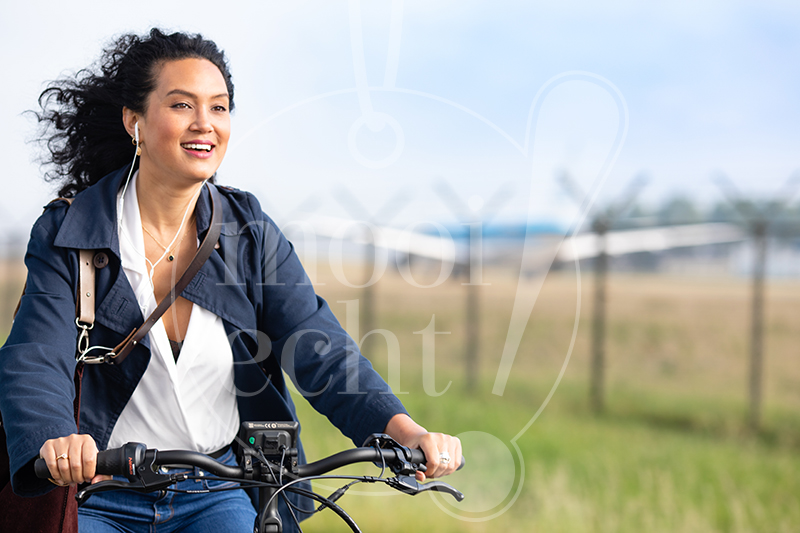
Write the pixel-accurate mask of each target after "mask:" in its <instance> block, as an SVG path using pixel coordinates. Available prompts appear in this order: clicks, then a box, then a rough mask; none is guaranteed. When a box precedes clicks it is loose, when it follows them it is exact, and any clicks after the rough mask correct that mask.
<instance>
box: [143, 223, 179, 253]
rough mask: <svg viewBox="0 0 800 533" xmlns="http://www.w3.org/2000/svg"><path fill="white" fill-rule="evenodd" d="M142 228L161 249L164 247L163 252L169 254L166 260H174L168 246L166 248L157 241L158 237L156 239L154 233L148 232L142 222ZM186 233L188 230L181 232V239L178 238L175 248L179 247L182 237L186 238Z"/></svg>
mask: <svg viewBox="0 0 800 533" xmlns="http://www.w3.org/2000/svg"><path fill="white" fill-rule="evenodd" d="M189 227H191V224H190V225H189ZM142 229H143V230H144V231H145V233H147V234H148V235H150V237H151V238H152V239H153V240H154V241H155V243H156V244H157V245H159V246H160V247H161V248H163V249H164V251H165V252H167V253H168V254H169V255H168V256H167V261H174V260H175V256H174V255H173V254H172V252H170V250H169V248H167V247H166V246H164V245H163V244H161V241H159V240H158V239H156V236H155V235H153V234H152V233H150V231H149V230H148V229H147V228H146V227H144V224H142ZM186 229H187V230H188V229H189V228H186ZM187 233H189V232H188V231H184V233H183V237H181V240H179V241H178V242H177V244H175V248H179V247H180V245H181V243H182V242H183V239H185V238H186V234H187Z"/></svg>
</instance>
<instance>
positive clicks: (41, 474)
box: [33, 457, 51, 479]
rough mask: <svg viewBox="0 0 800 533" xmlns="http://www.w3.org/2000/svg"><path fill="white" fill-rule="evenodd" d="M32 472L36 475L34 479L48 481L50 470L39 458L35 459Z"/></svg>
mask: <svg viewBox="0 0 800 533" xmlns="http://www.w3.org/2000/svg"><path fill="white" fill-rule="evenodd" d="M33 471H34V472H35V473H36V477H38V478H39V479H49V478H50V477H51V476H50V469H49V468H47V463H45V462H44V459H42V458H41V457H40V458H38V459H36V461H35V462H34V463H33Z"/></svg>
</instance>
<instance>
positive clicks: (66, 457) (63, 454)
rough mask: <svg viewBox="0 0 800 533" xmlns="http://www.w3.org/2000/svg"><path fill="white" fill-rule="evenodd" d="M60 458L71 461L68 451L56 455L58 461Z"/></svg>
mask: <svg viewBox="0 0 800 533" xmlns="http://www.w3.org/2000/svg"><path fill="white" fill-rule="evenodd" d="M59 459H66V460H68V461H69V455H67V454H66V453H62V454H61V455H59V456H58V457H56V461H58V460H59Z"/></svg>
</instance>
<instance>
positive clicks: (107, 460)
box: [33, 442, 147, 480]
mask: <svg viewBox="0 0 800 533" xmlns="http://www.w3.org/2000/svg"><path fill="white" fill-rule="evenodd" d="M146 451H147V446H145V445H144V444H142V443H139V442H129V443H127V444H126V445H124V446H122V447H121V448H112V449H110V450H105V451H102V452H98V453H97V467H96V468H95V475H97V474H106V475H111V476H126V477H127V478H128V479H131V480H133V479H135V477H136V469H137V468H138V467H139V466H140V465H141V464H142V463H143V462H144V454H145V452H146ZM33 471H34V473H35V474H36V477H38V478H41V479H48V478H49V477H50V469H49V468H47V463H45V461H44V459H41V458H39V459H36V461H34V463H33Z"/></svg>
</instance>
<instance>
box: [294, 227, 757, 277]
mask: <svg viewBox="0 0 800 533" xmlns="http://www.w3.org/2000/svg"><path fill="white" fill-rule="evenodd" d="M443 230H444V231H443ZM285 231H286V233H287V234H288V235H289V237H290V238H292V239H298V238H299V239H303V240H304V242H305V246H308V244H309V241H308V239H309V237H312V236H313V238H314V239H315V242H316V238H317V237H322V238H326V239H331V240H340V241H344V242H350V243H353V244H355V245H358V246H374V247H376V248H381V249H385V250H388V251H389V252H392V253H393V254H394V255H395V258H396V260H397V261H407V260H409V259H410V258H423V259H427V260H432V261H438V262H442V263H446V264H452V265H453V267H454V269H455V270H456V272H458V271H459V270H461V269H463V268H465V267H466V266H467V265H469V261H470V258H469V249H470V246H469V245H468V244H469V239H470V238H473V239H476V238H478V239H480V241H481V242H480V244H479V245H478V246H477V247H474V248H475V250H476V251H473V253H474V254H475V253H477V254H480V259H479V260H480V261H481V262H482V264H484V265H502V264H506V265H507V264H513V263H510V262H512V261H517V262H519V261H520V258H521V253H522V248H523V245H524V244H525V243H526V242H527V244H528V246H529V249H532V250H534V251H535V253H533V254H528V256H529V257H528V264H525V265H522V266H521V268H522V271H523V272H524V273H535V272H540V271H542V270H546V269H549V268H550V267H551V265H552V264H554V263H555V264H559V263H568V262H571V261H576V260H584V259H591V258H594V257H596V256H597V255H598V253H599V243H598V239H597V236H596V235H595V234H594V233H579V234H577V235H574V236H569V235H565V234H564V233H565V231H564V230H563V228H560V227H559V226H558V225H557V224H539V225H535V226H526V225H525V224H517V225H513V224H510V225H497V224H496V225H492V226H489V227H487V228H484V229H483V231H482V232H476V233H480V235H473V236H472V237H470V234H469V229H468V228H465V227H455V228H452V227H451V228H449V229H448V228H445V227H443V226H440V227H439V228H438V232H437V233H436V234H433V233H432V232H431V233H428V232H425V233H423V232H420V231H411V230H408V229H398V228H393V227H388V226H376V225H368V224H366V223H364V222H360V221H356V220H351V219H344V218H337V217H330V216H321V215H308V216H304V217H302V218H299V219H298V220H295V221H293V222H291V223H289V224H287V225H286V229H285ZM746 238H747V235H746V234H745V232H744V231H743V230H742V229H741V228H739V227H737V226H735V225H733V224H724V223H705V224H689V225H679V226H660V227H652V228H642V229H629V230H620V231H609V232H608V233H606V253H607V254H608V255H609V256H611V257H618V256H623V255H628V254H635V253H642V252H650V253H658V252H663V251H667V250H672V249H676V248H692V247H699V246H708V245H715V244H729V243H736V242H740V241H743V240H745V239H746ZM316 244H317V245H318V244H320V243H319V242H316ZM473 244H474V243H473ZM473 260H474V259H473Z"/></svg>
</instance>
